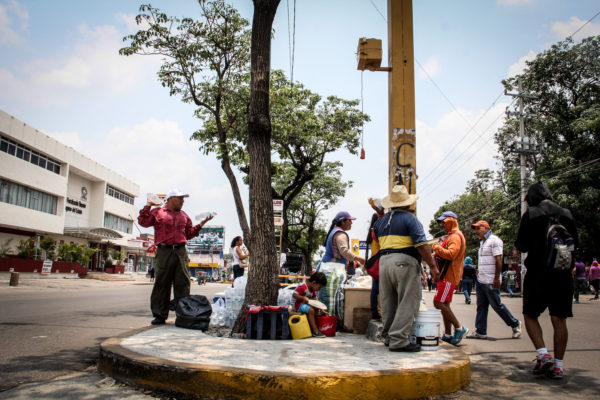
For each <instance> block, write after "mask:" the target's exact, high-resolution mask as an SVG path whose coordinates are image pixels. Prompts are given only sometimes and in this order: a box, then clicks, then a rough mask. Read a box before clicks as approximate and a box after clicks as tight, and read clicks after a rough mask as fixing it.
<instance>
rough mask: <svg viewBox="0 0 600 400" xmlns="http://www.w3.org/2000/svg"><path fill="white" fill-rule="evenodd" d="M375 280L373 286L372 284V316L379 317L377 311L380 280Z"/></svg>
mask: <svg viewBox="0 0 600 400" xmlns="http://www.w3.org/2000/svg"><path fill="white" fill-rule="evenodd" d="M371 279H372V280H373V286H371V317H373V318H375V317H379V316H380V315H379V311H377V296H379V281H378V280H375V279H373V278H371Z"/></svg>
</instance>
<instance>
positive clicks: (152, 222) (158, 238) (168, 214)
mask: <svg viewBox="0 0 600 400" xmlns="http://www.w3.org/2000/svg"><path fill="white" fill-rule="evenodd" d="M185 197H189V195H188V194H185V193H183V192H181V191H180V190H179V189H171V190H170V191H169V193H168V194H167V203H166V204H165V205H164V206H163V207H158V208H154V209H151V207H152V206H153V205H156V204H154V203H152V202H151V201H148V203H146V206H145V207H144V208H142V209H141V210H140V215H139V216H138V223H139V224H140V225H141V226H143V227H145V228H149V227H151V226H154V243H155V244H156V268H155V269H156V278H155V280H154V287H153V288H152V294H151V295H150V309H151V310H152V315H153V316H154V319H153V320H152V325H162V324H164V323H165V321H166V320H167V317H168V316H169V301H170V297H171V286H173V295H174V297H175V298H176V299H177V298H180V297H185V296H189V294H190V272H189V270H188V264H189V258H188V254H187V249H186V247H185V245H186V244H187V241H188V240H189V239H192V238H194V237H196V236H198V234H199V233H200V229H201V228H202V227H203V226H204V224H205V223H206V222H207V221H209V220H211V219H212V218H213V216H209V217H207V218H206V219H204V220H203V221H202V222H201V223H199V224H198V225H196V226H193V225H192V220H191V219H190V217H188V215H187V214H186V213H185V212H184V211H182V210H181V207H183V199H184V198H185Z"/></svg>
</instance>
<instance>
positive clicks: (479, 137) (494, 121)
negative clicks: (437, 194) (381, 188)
mask: <svg viewBox="0 0 600 400" xmlns="http://www.w3.org/2000/svg"><path fill="white" fill-rule="evenodd" d="M513 102H514V100H513ZM502 115H503V114H499V115H498V116H497V117H496V118H495V119H494V120H493V121H492V123H491V124H489V125H488V127H487V128H485V129H484V131H483V132H482V133H479V134H478V135H477V137H476V138H475V139H474V140H473V141H472V142H471V144H469V145H468V146H467V147H466V148H465V149H464V150H463V151H462V152H461V153H460V154H459V155H458V156H457V157H456V158H455V159H454V160H453V161H452V162H451V163H450V165H448V166H447V167H445V168H446V171H450V174H448V175H446V176H445V175H444V174H443V173H442V174H439V175H437V176H436V177H435V178H434V179H433V180H431V181H429V183H428V184H426V185H424V186H423V187H422V188H421V189H420V190H421V191H423V192H425V193H423V196H425V195H427V194H429V193H430V192H431V191H432V190H433V189H431V190H430V191H429V192H426V191H425V189H427V188H428V187H430V186H431V185H432V184H433V183H435V182H437V181H438V180H439V179H441V178H442V177H444V180H448V178H450V177H451V176H452V175H454V174H456V173H457V172H458V171H459V170H460V169H461V168H462V167H463V166H464V165H465V164H466V163H467V162H468V161H470V160H469V159H466V160H464V161H463V162H462V164H460V165H459V166H458V167H457V168H454V169H452V170H450V167H452V166H453V165H454V164H455V163H456V162H457V161H458V160H459V159H460V158H461V157H462V156H463V154H465V153H466V152H467V150H469V149H470V148H471V147H472V146H473V145H474V144H475V143H476V142H477V140H479V139H482V140H484V138H483V137H482V136H483V134H484V133H485V132H487V131H488V130H489V129H490V128H491V127H492V126H494V125H495V124H496V122H497V121H498V120H499V119H500V117H502ZM491 139H492V138H488V139H485V141H484V142H483V144H482V145H481V146H479V147H478V148H477V152H478V151H479V150H481V149H482V148H483V147H484V146H487V145H489V144H490V143H489V142H490V140H491ZM437 168H439V166H438V167H437ZM434 170H435V168H434Z"/></svg>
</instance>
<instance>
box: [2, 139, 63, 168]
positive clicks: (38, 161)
mask: <svg viewBox="0 0 600 400" xmlns="http://www.w3.org/2000/svg"><path fill="white" fill-rule="evenodd" d="M0 151H3V152H5V153H8V154H10V155H12V156H15V157H17V158H20V159H21V160H24V161H27V162H30V163H32V164H34V165H37V166H38V167H41V168H44V169H47V170H48V171H50V172H54V173H55V174H58V175H60V162H59V161H56V160H53V159H51V158H49V157H46V156H45V155H43V154H40V153H38V152H37V151H33V150H31V149H30V148H28V147H27V146H23V145H22V144H19V143H17V142H15V141H13V140H10V139H8V138H7V137H5V136H0Z"/></svg>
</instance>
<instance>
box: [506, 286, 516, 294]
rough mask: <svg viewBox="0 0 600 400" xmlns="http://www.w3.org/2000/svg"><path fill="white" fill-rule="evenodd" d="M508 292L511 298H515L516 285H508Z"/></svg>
mask: <svg viewBox="0 0 600 400" xmlns="http://www.w3.org/2000/svg"><path fill="white" fill-rule="evenodd" d="M506 290H507V291H508V294H509V295H510V297H513V296H514V295H515V292H514V290H515V284H514V283H513V284H506Z"/></svg>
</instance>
